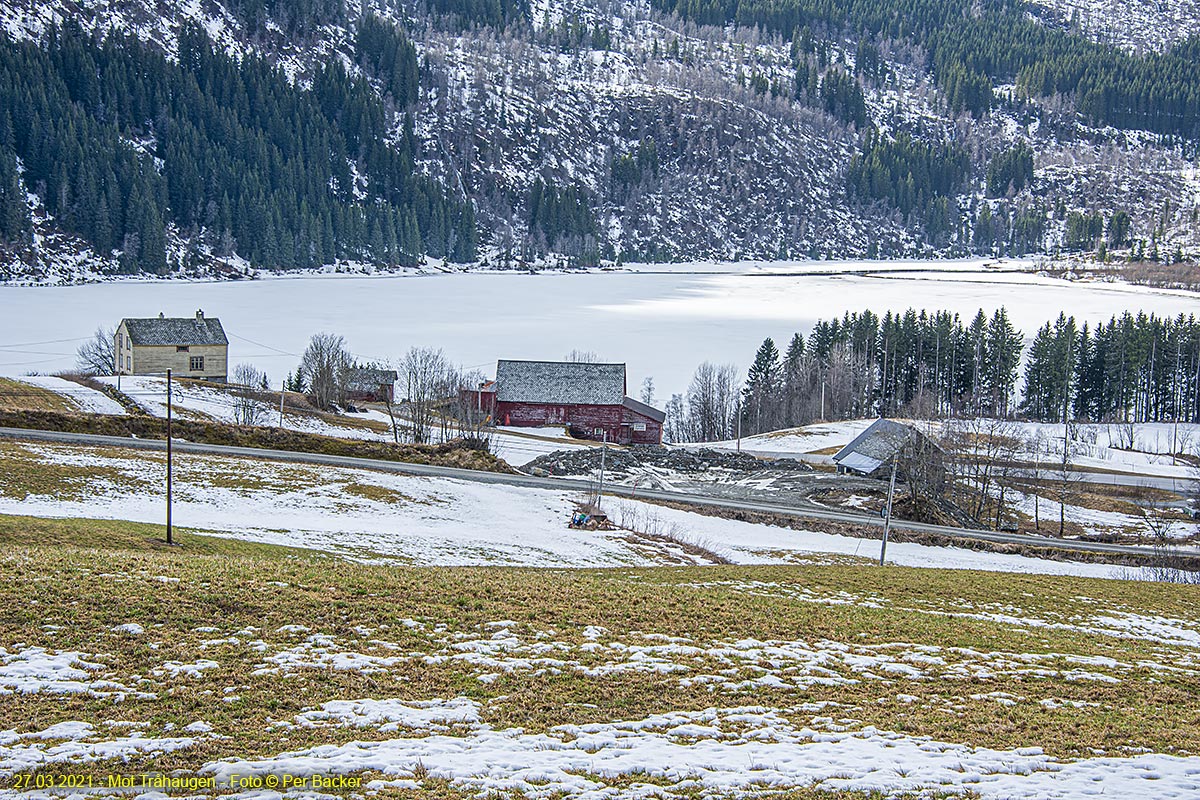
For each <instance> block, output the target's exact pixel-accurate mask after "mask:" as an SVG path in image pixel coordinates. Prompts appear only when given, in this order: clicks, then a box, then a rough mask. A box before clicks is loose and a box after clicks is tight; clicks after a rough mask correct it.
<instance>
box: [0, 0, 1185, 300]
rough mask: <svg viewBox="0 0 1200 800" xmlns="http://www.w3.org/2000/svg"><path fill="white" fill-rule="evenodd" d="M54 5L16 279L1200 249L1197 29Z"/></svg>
mask: <svg viewBox="0 0 1200 800" xmlns="http://www.w3.org/2000/svg"><path fill="white" fill-rule="evenodd" d="M49 2H50V3H51V5H53V6H54V7H55V8H56V9H57V11H56V12H55V13H56V14H58V16H59V17H60V18H61V19H62V20H64V21H63V22H62V23H61V24H60V25H59V27H49V28H44V27H39V25H40V24H41V23H40V22H38V20H37V19H36V15H32V14H31V13H29V12H28V11H27V10H26V9H24V7H23V6H16V5H13V4H12V3H7V4H6V3H5V2H4V0H0V9H4V10H5V14H7V16H8V18H10V19H9V23H8V24H6V28H5V30H6V31H7V32H8V34H6V35H5V36H0V101H3V104H4V105H3V110H2V111H0V276H2V277H3V279H5V280H8V279H12V277H13V276H14V275H15V276H19V275H21V269H22V268H21V267H20V262H24V263H25V264H26V265H27V268H28V269H29V270H30V271H33V272H35V273H36V272H38V271H39V270H41V269H42V267H43V266H44V264H45V263H46V262H52V261H53V260H54V259H55V258H56V257H57V256H56V251H54V250H53V247H51V246H47V245H45V241H46V239H47V234H53V233H54V232H55V231H63V232H66V233H69V234H74V235H75V236H78V237H79V239H80V240H82V241H81V242H79V243H78V244H76V243H75V242H74V241H73V242H72V244H71V247H72V248H73V249H74V250H80V249H81V248H82V247H83V245H86V246H88V247H90V248H91V250H92V251H94V252H95V253H96V254H97V259H94V260H93V261H91V262H89V263H92V264H99V266H96V267H94V269H96V270H98V271H101V272H111V271H114V270H116V271H120V272H125V273H139V272H148V273H155V274H165V273H172V272H175V271H177V270H180V269H183V270H185V271H193V272H197V273H202V272H204V270H205V269H207V268H209V267H212V266H214V265H215V266H219V265H220V264H221V263H222V262H228V263H231V264H234V265H235V271H236V270H240V269H241V267H240V266H237V258H242V259H246V261H247V262H249V265H250V266H252V267H257V268H269V269H278V268H283V269H289V268H311V267H318V266H324V265H330V264H335V263H344V262H360V263H364V264H371V265H379V266H413V265H416V264H419V263H421V262H422V260H423V259H425V258H426V257H432V258H435V259H441V258H445V259H447V260H449V261H455V262H469V261H473V260H475V259H476V258H479V257H482V258H484V259H485V260H486V261H488V263H496V264H500V265H502V266H525V265H528V264H530V263H534V264H536V263H545V262H552V263H559V264H567V265H575V266H588V265H594V264H597V263H599V262H600V261H601V260H615V261H629V260H651V261H654V260H691V259H698V258H717V259H733V260H739V259H743V258H747V257H751V258H797V257H808V258H830V257H839V258H854V257H869V258H870V257H883V258H887V257H896V256H904V257H933V256H953V257H961V256H967V255H971V254H978V255H988V256H1004V255H1010V256H1021V255H1026V254H1034V253H1037V254H1045V255H1051V256H1052V255H1056V254H1059V253H1093V254H1095V256H1096V257H1097V258H1098V260H1101V261H1103V260H1105V259H1107V258H1110V256H1111V254H1112V253H1119V257H1120V258H1121V259H1123V260H1124V259H1127V260H1130V261H1138V262H1142V261H1149V262H1157V261H1162V262H1165V263H1166V264H1175V263H1178V262H1181V261H1188V260H1189V259H1190V258H1191V257H1192V256H1193V251H1195V250H1196V249H1197V247H1200V235H1198V234H1197V233H1196V231H1197V230H1200V223H1198V222H1197V219H1198V217H1197V213H1198V210H1200V203H1198V202H1197V201H1196V200H1195V199H1194V198H1195V197H1197V196H1200V195H1197V194H1196V193H1195V191H1193V190H1192V188H1191V185H1192V183H1194V182H1195V180H1196V178H1195V167H1194V164H1193V163H1192V162H1194V161H1195V159H1196V157H1197V148H1198V147H1200V126H1198V124H1197V121H1198V120H1200V41H1198V40H1197V39H1195V38H1192V39H1185V38H1182V37H1181V38H1180V39H1179V40H1173V41H1174V43H1173V44H1172V45H1170V46H1166V47H1164V48H1162V49H1160V50H1157V51H1155V50H1148V51H1144V52H1141V53H1138V54H1135V53H1134V52H1132V51H1130V50H1128V49H1122V48H1120V47H1118V46H1116V45H1115V44H1113V43H1106V42H1102V41H1097V40H1095V39H1094V38H1088V37H1087V36H1085V35H1083V34H1082V33H1081V31H1080V30H1079V29H1072V28H1071V27H1070V26H1069V25H1067V24H1065V23H1064V21H1062V20H1059V19H1057V18H1055V17H1054V16H1053V14H1051V13H1050V12H1048V11H1046V10H1045V9H1044V8H1040V7H1035V6H1031V5H1027V4H1025V3H1023V2H1018V0H999V1H998V2H991V3H986V4H975V3H970V2H968V0H881V2H867V0H653V3H652V4H651V5H652V6H653V8H652V9H648V8H646V7H645V6H637V7H634V6H631V5H627V4H623V3H622V2H620V0H618V2H617V4H616V5H604V4H598V3H596V2H594V0H569V2H568V1H567V0H553V2H551V3H550V4H548V5H543V6H539V7H538V11H537V12H536V13H535V12H534V11H532V9H531V6H530V5H529V3H528V2H526V1H525V0H469V1H468V0H431V2H429V3H423V4H417V5H416V6H413V7H411V8H409V7H405V8H400V7H398V6H395V5H394V4H387V3H384V4H382V5H374V6H372V5H362V4H359V5H354V6H351V5H349V4H347V3H346V2H345V0H296V2H285V0H222V2H221V4H220V5H219V6H218V7H217V9H216V12H219V13H216V12H214V13H216V16H214V17H213V19H214V20H217V21H219V24H213V25H207V26H206V25H202V24H200V23H201V22H203V20H199V21H197V19H195V18H194V17H193V15H194V14H195V13H196V12H195V10H194V9H192V8H191V7H189V8H188V9H183V7H182V6H180V5H179V4H178V3H176V2H175V0H164V2H163V3H159V4H158V5H156V6H152V5H150V4H149V3H147V2H144V0H118V2H115V3H112V4H109V5H107V6H105V7H104V9H102V10H97V9H90V8H89V9H79V8H75V7H73V6H71V5H70V4H68V3H66V0H49ZM211 11H212V9H207V10H206V11H205V13H209V12H211ZM23 14H24V15H26V16H25V19H26V22H27V23H28V24H29V26H30V27H29V30H28V32H27V35H26V36H25V37H24V38H22V37H20V36H18V37H17V38H16V39H11V38H7V36H8V35H10V34H11V35H15V34H14V33H13V32H14V31H19V30H20V29H21V25H20V24H16V23H14V22H13V21H12V19H13V18H16V19H17V20H18V22H20V19H21V18H22V15H23ZM89 15H92V16H91V17H89ZM105 15H111V16H105ZM123 15H124V16H123ZM535 17H536V18H535ZM106 20H107V21H106ZM146 20H151V21H152V22H151V28H150V30H151V31H152V33H153V35H146V34H145V31H146V28H144V27H143V28H138V27H137V26H136V25H135V24H132V23H139V24H143V25H144V24H145V22H146ZM154 20H156V21H154ZM230 20H232V21H233V24H232V25H230V24H227V23H229V21H230ZM706 25H707V26H717V27H698V26H706ZM133 30H139V31H141V33H138V34H137V35H136V36H135V35H134V34H133V33H129V31H133ZM210 35H211V36H215V37H216V39H214V40H210V39H209V36H210ZM230 37H232V40H231V38H230ZM1104 126H1112V127H1104ZM1143 165H1146V166H1147V168H1146V169H1143ZM1189 176H1190V177H1189ZM27 193H32V195H33V196H34V197H35V200H34V201H32V202H27V201H26V198H27ZM812 198H818V199H817V201H816V202H813V200H812ZM39 220H41V222H40V223H39V222H38V221H39ZM39 226H40V227H39ZM39 242H41V243H42V244H41V245H39V244H38V243H39ZM54 246H59V245H54ZM39 248H41V249H39ZM68 255H72V253H68ZM89 257H90V256H89ZM14 262H17V263H18V267H17V268H16V269H15V270H14V268H13V267H12V264H13V263H14ZM197 265H199V266H198V267H197ZM194 267H195V268H196V269H193V268H194Z"/></svg>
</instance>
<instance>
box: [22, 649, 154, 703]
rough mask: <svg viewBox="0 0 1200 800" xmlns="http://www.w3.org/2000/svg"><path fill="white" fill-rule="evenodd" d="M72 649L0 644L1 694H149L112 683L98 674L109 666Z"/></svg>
mask: <svg viewBox="0 0 1200 800" xmlns="http://www.w3.org/2000/svg"><path fill="white" fill-rule="evenodd" d="M90 658H92V657H91V656H88V655H86V654H84V653H78V652H75V651H50V650H46V649H45V648H43V647H25V648H22V649H20V650H16V651H12V652H10V651H9V650H7V649H5V648H4V647H0V696H2V695H6V694H7V695H11V694H88V695H91V696H93V697H111V698H113V699H114V700H121V699H123V698H125V697H127V696H132V697H141V698H149V697H153V695H152V694H149V693H146V692H142V691H139V690H137V689H132V688H130V687H128V686H123V685H121V684H119V683H114V682H113V681H111V680H107V679H105V678H104V677H101V676H100V675H98V673H100V674H103V673H104V672H105V671H106V670H107V669H108V668H107V667H106V666H105V665H104V664H100V663H97V662H95V661H92V660H89V659H90Z"/></svg>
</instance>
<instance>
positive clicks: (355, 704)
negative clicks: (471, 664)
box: [295, 697, 479, 733]
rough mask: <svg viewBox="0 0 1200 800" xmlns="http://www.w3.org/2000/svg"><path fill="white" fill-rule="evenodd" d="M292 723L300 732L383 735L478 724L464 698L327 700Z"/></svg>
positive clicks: (474, 705) (476, 715)
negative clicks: (318, 730)
mask: <svg viewBox="0 0 1200 800" xmlns="http://www.w3.org/2000/svg"><path fill="white" fill-rule="evenodd" d="M295 719H296V724H297V725H299V726H300V727H302V728H316V727H349V728H375V729H376V730H379V731H383V732H385V733H386V732H390V731H396V730H399V729H401V728H408V729H423V730H447V729H448V728H449V727H450V726H451V725H463V724H468V723H478V722H479V704H478V703H477V702H475V701H474V700H468V699H467V698H465V697H459V698H455V699H454V700H449V701H443V700H427V701H401V700H371V699H369V698H368V699H363V700H331V701H329V702H328V703H324V704H323V705H322V706H321V707H320V708H319V709H310V710H308V711H303V712H301V713H300V714H297V715H296V718H295Z"/></svg>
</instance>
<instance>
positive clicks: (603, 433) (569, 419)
mask: <svg viewBox="0 0 1200 800" xmlns="http://www.w3.org/2000/svg"><path fill="white" fill-rule="evenodd" d="M625 392H626V379H625V365H624V364H592V363H583V362H574V361H508V360H504V361H499V362H497V364H496V383H495V395H494V397H495V399H494V401H493V402H494V406H495V408H494V420H495V423H496V424H497V425H510V426H516V427H544V426H552V425H563V426H565V427H566V428H567V429H568V430H569V431H570V432H571V435H572V436H575V437H576V438H580V439H591V440H594V441H601V440H607V441H609V442H614V443H616V444H661V443H662V429H663V422H664V421H666V414H664V413H663V412H662V411H659V410H658V409H656V408H653V407H651V406H648V405H646V404H645V403H641V402H638V401H637V400H634V399H633V398H632V397H628V396H626V394H625ZM477 399H479V400H480V401H482V398H477ZM489 399H490V398H489Z"/></svg>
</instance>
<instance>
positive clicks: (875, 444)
mask: <svg viewBox="0 0 1200 800" xmlns="http://www.w3.org/2000/svg"><path fill="white" fill-rule="evenodd" d="M920 435H921V434H919V433H918V432H917V431H916V430H914V429H913V428H910V427H909V426H908V425H903V424H901V423H899V422H893V421H892V420H890V419H883V418H880V419H877V420H875V421H874V422H872V423H871V424H870V426H869V427H868V428H867V429H866V430H865V431H863V432H862V433H860V434H859V435H858V436H856V437H854V440H853V441H852V442H850V444H848V445H846V446H845V447H843V448H842V449H841V450H839V451H838V452H837V454H836V455H835V456H834V457H833V460H834V462H835V463H837V464H838V466H841V467H845V468H846V469H851V470H854V471H855V472H861V473H862V474H864V475H869V474H871V473H872V472H874V471H875V470H877V469H879V468H880V467H881V466H882V465H883V464H885V463H886V462H887V461H888V460H889V459H891V457H892V456H894V455H895V454H896V453H898V452H900V449H901V448H903V447H904V446H905V445H906V444H908V443H909V442H910V441H912V440H913V439H914V438H916V437H917V436H920Z"/></svg>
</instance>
